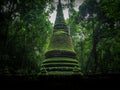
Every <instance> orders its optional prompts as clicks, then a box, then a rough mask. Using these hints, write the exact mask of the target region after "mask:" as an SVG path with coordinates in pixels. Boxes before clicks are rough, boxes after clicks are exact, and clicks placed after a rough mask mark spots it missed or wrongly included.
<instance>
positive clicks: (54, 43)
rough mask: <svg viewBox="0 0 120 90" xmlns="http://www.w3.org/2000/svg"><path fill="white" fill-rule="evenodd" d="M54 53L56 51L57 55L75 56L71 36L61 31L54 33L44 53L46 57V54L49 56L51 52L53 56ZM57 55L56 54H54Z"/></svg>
mask: <svg viewBox="0 0 120 90" xmlns="http://www.w3.org/2000/svg"><path fill="white" fill-rule="evenodd" d="M54 51H55V52H56V51H58V53H59V52H62V53H64V52H68V53H70V55H69V56H71V55H72V54H73V55H75V51H74V47H73V44H72V39H71V36H70V35H68V34H67V33H66V32H64V31H62V30H60V31H57V32H55V33H54V34H53V36H52V38H51V41H50V43H49V46H48V49H47V51H46V56H49V55H48V53H49V54H50V55H51V54H52V52H53V55H55V53H54ZM58 53H57V52H56V54H58ZM59 54H61V53H59ZM64 54H65V53H64Z"/></svg>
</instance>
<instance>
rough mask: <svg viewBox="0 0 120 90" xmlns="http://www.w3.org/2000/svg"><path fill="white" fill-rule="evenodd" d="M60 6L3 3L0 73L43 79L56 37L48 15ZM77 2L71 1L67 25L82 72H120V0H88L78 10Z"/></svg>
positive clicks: (45, 0)
mask: <svg viewBox="0 0 120 90" xmlns="http://www.w3.org/2000/svg"><path fill="white" fill-rule="evenodd" d="M64 1H66V2H67V0H64ZM55 2H56V1H55V0H0V75H40V68H41V62H42V61H43V60H44V59H45V56H44V53H45V51H46V48H47V46H48V43H49V42H50V38H51V35H52V34H53V24H52V23H51V21H50V20H49V17H50V14H51V13H52V12H53V11H54V10H55V8H56V7H55V6H54V3H55ZM74 2H75V0H70V3H69V18H68V19H66V20H65V21H66V23H67V25H68V26H69V28H70V33H71V36H72V39H73V44H74V48H75V52H76V54H77V60H78V61H79V63H80V70H81V72H82V73H83V75H89V74H109V73H120V10H119V6H120V2H119V0H84V1H83V3H82V4H81V5H80V6H79V9H78V11H76V10H75V9H74ZM64 6H65V5H64ZM64 6H63V7H64ZM64 8H68V7H64Z"/></svg>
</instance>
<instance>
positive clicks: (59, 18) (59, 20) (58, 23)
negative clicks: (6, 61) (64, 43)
mask: <svg viewBox="0 0 120 90" xmlns="http://www.w3.org/2000/svg"><path fill="white" fill-rule="evenodd" d="M61 29H62V30H63V31H65V32H67V33H68V28H67V25H66V23H65V19H64V15H63V10H62V4H61V0H59V1H58V5H57V15H56V20H55V24H54V31H58V30H61Z"/></svg>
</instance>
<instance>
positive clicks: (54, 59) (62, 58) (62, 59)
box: [43, 57, 78, 63]
mask: <svg viewBox="0 0 120 90" xmlns="http://www.w3.org/2000/svg"><path fill="white" fill-rule="evenodd" d="M47 61H61V62H62V61H73V62H77V63H78V61H77V60H76V59H72V58H65V57H55V58H48V59H45V60H44V61H43V62H47Z"/></svg>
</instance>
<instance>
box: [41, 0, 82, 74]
mask: <svg viewBox="0 0 120 90" xmlns="http://www.w3.org/2000/svg"><path fill="white" fill-rule="evenodd" d="M45 57H46V59H45V60H44V61H43V63H42V68H41V71H42V72H43V73H44V74H47V75H72V74H76V73H77V72H79V68H80V67H79V64H78V61H77V60H76V53H75V51H74V47H73V44H72V38H71V36H70V35H69V34H68V27H67V25H66V24H65V20H64V16H63V11H62V5H61V1H60V0H59V3H58V5H57V16H56V20H55V24H54V32H53V35H52V38H51V41H50V43H49V46H48V48H47V51H46V53H45Z"/></svg>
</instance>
